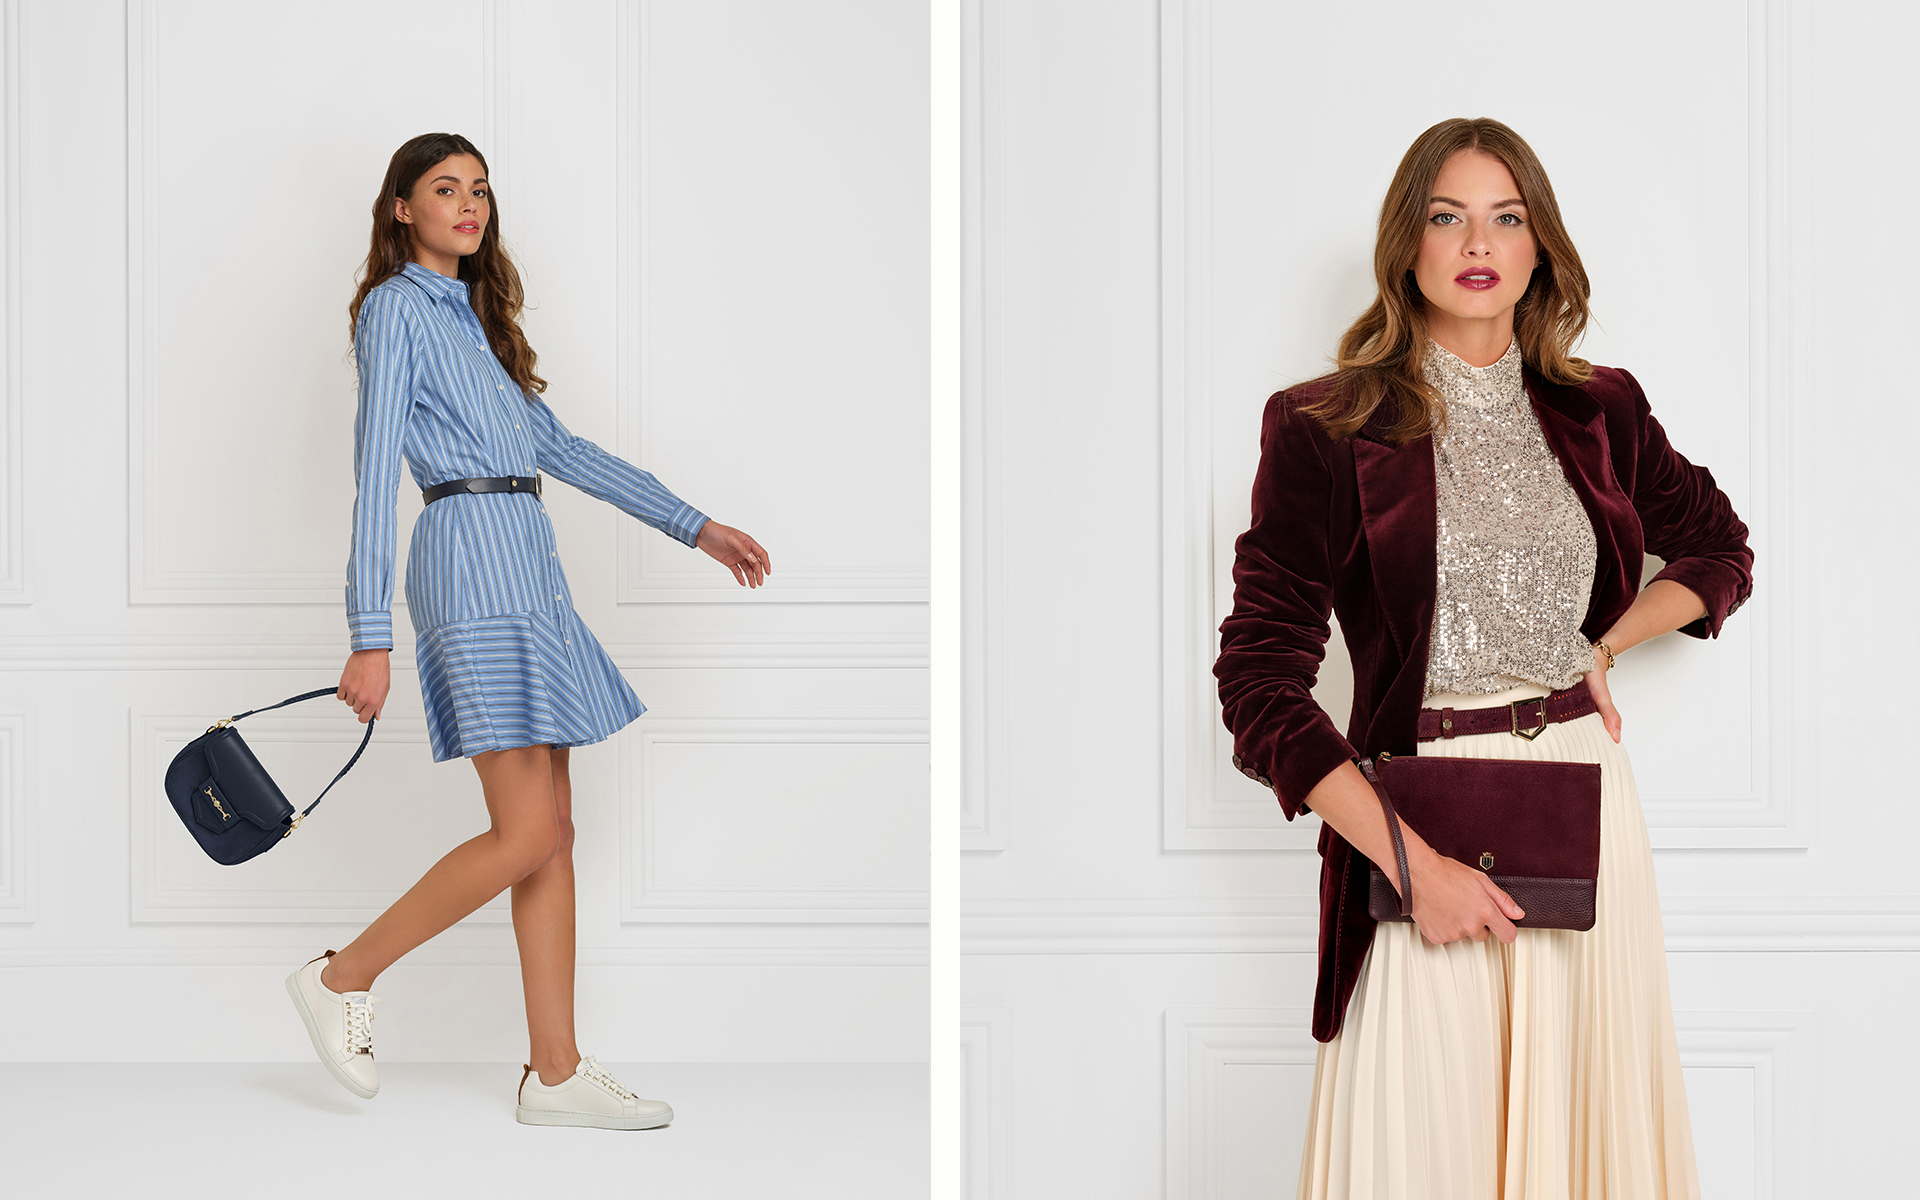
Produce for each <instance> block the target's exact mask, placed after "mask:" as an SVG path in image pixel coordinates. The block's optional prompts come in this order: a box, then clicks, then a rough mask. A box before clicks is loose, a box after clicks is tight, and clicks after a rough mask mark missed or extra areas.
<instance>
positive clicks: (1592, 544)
mask: <svg viewBox="0 0 1920 1200" xmlns="http://www.w3.org/2000/svg"><path fill="white" fill-rule="evenodd" d="M1374 273H1375V278H1376V282H1377V284H1378V286H1379V296H1378V298H1376V300H1375V302H1374V304H1373V305H1372V307H1370V308H1369V309H1368V310H1367V312H1366V313H1365V314H1363V315H1362V316H1361V318H1360V319H1359V320H1358V321H1356V322H1355V324H1354V326H1353V327H1352V328H1351V329H1349V330H1348V332H1347V334H1346V336H1345V337H1344V338H1343V339H1342V342H1341V346H1340V354H1339V359H1338V363H1339V370H1338V371H1337V372H1336V373H1334V374H1333V375H1329V376H1326V377H1324V378H1322V379H1318V380H1315V381H1313V382H1311V383H1307V384H1303V385H1301V386H1299V387H1296V388H1292V389H1290V390H1287V391H1283V392H1281V393H1279V394H1278V395H1275V396H1274V397H1272V398H1271V399H1270V400H1269V401H1268V402H1267V407H1266V413H1265V417H1264V419H1263V422H1262V427H1261V452H1260V465H1259V469H1258V471H1257V473H1256V475H1255V478H1254V486H1253V520H1252V525H1251V527H1250V528H1249V529H1248V530H1247V531H1246V533H1245V534H1243V535H1242V536H1241V537H1240V539H1239V541H1238V543H1237V546H1236V550H1237V557H1236V561H1235V564H1234V572H1233V575H1234V608H1233V612H1232V614H1231V615H1230V616H1229V617H1228V618H1227V620H1226V621H1225V622H1224V623H1223V624H1222V625H1221V627H1220V635H1221V649H1220V657H1219V659H1218V661H1217V663H1216V664H1215V668H1214V672H1215V675H1216V677H1217V678H1218V680H1219V685H1220V698H1221V701H1222V705H1223V709H1224V717H1225V720H1226V723H1227V726H1228V727H1229V728H1230V729H1231V730H1232V731H1233V738H1234V765H1235V766H1236V767H1238V768H1239V769H1240V770H1241V771H1242V772H1244V773H1245V774H1247V775H1248V776H1250V777H1252V778H1254V779H1256V780H1258V781H1259V782H1261V783H1263V784H1266V785H1268V786H1270V787H1271V788H1272V789H1273V791H1274V793H1275V795H1276V796H1277V798H1278V799H1279V802H1280V804H1281V806H1282V808H1283V809H1284V811H1285V812H1286V815H1287V817H1288V818H1289V819H1291V818H1293V817H1297V816H1298V815H1300V813H1302V812H1303V811H1306V810H1308V809H1312V810H1313V811H1314V812H1315V813H1317V814H1318V815H1319V816H1320V817H1321V819H1322V822H1323V828H1322V830H1321V835H1320V853H1321V857H1322V866H1321V877H1320V959H1319V977H1318V983H1317V986H1316V990H1315V996H1314V1005H1313V1033H1314V1037H1315V1038H1317V1039H1318V1040H1319V1041H1320V1042H1321V1043H1323V1045H1322V1046H1321V1048H1320V1051H1319V1053H1318V1055H1317V1057H1316V1061H1315V1070H1314V1096H1313V1101H1312V1105H1311V1112H1312V1116H1311V1119H1310V1121H1309V1127H1308V1134H1307V1144H1306V1150H1305V1154H1304V1156H1303V1159H1302V1170H1301V1183H1300V1193H1299V1194H1300V1196H1301V1197H1303V1198H1306V1200H1327V1198H1332V1197H1340V1198H1342V1200H1351V1198H1353V1197H1371V1198H1374V1200H1421V1198H1426V1197H1439V1196H1445V1197H1449V1198H1454V1197H1473V1198H1475V1200H1479V1198H1481V1197H1486V1198H1488V1200H1491V1198H1492V1197H1495V1196H1502V1197H1507V1198H1508V1200H1516V1198H1529V1197H1537V1196H1539V1197H1544V1196H1552V1197H1572V1198H1574V1200H1578V1198H1579V1197H1585V1196H1596V1197H1597V1196H1618V1195H1635V1196H1638V1195H1646V1196H1653V1195H1664V1196H1671V1197H1687V1196H1697V1194H1698V1186H1699V1185H1698V1178H1697V1174H1698V1173H1697V1170H1696V1168H1695V1165H1694V1161H1693V1151H1692V1134H1691V1129H1690V1122H1689V1120H1688V1114H1687V1104H1686V1094H1685V1085H1684V1081H1683V1078H1682V1073H1681V1066H1680V1061H1679V1052H1678V1046H1677V1039H1676V1035H1675V1031H1674V1025H1673V1015H1672V1003H1671V998H1670V993H1669V990H1668V984H1667V972H1666V957H1665V945H1664V942H1663V939H1662V935H1661V932H1660V915H1659V898H1658V890H1657V887H1656V886H1655V882H1654V877H1653V875H1654V873H1653V861H1652V851H1651V846H1650V844H1649V840H1648V837H1647V833H1646V826H1645V819H1644V816H1643V814H1642V812H1641V809H1640V802H1639V795H1638V790H1637V788H1636V786H1635V783H1634V781H1633V772H1632V768H1631V765H1630V763H1629V761H1628V758H1627V755H1626V748H1625V746H1624V745H1623V744H1622V743H1621V741H1620V732H1621V722H1620V715H1619V713H1618V711H1617V710H1616V709H1615V707H1614V705H1613V702H1612V698H1611V696H1610V695H1609V693H1608V689H1607V684H1606V672H1607V670H1608V669H1610V668H1611V667H1612V666H1613V664H1614V661H1615V658H1616V656H1617V655H1618V654H1620V653H1624V652H1625V651H1626V650H1628V649H1629V648H1630V647H1632V646H1634V645H1637V644H1638V643H1640V642H1644V641H1646V640H1648V639H1649V638H1652V637H1656V636H1659V635H1661V634H1665V633H1668V632H1672V631H1674V630H1684V631H1685V632H1686V633H1688V634H1690V635H1692V636H1694V637H1699V638H1706V637H1712V636H1717V635H1718V634H1719V632H1720V628H1721V623H1722V622H1723V621H1724V620H1725V619H1726V618H1727V616H1728V615H1729V614H1731V613H1732V612H1734V611H1735V610H1736V609H1738V608H1739V607H1740V605H1741V604H1742V603H1743V602H1745V600H1746V599H1747V596H1748V595H1749V593H1750V592H1751V590H1752V586H1753V584H1752V565H1753V556H1752V553H1751V551H1750V550H1749V549H1748V548H1747V544H1746V534H1747V529H1746V526H1745V525H1743V524H1742V523H1741V521H1740V519H1739V517H1738V516H1736V515H1735V513H1734V511H1733V508H1732V506H1731V505H1730V504H1729V503H1728V500H1727V498H1726V496H1725V495H1723V494H1722V493H1721V491H1720V489H1719V488H1718V487H1716V486H1715V484H1714V481H1713V477H1712V475H1710V474H1709V473H1708V472H1707V471H1706V470H1705V469H1704V468H1702V467H1698V466H1695V465H1693V464H1692V463H1689V462H1688V461H1687V460H1686V459H1685V458H1684V457H1682V456H1681V455H1680V453H1679V452H1678V451H1676V450H1675V449H1674V448H1673V447H1672V446H1671V445H1670V444H1669V443H1668V441H1667V436H1666V433H1665V431H1664V430H1662V428H1661V426H1660V423H1659V422H1658V421H1657V420H1655V419H1654V417H1653V414H1652V412H1651V411H1650V409H1649V407H1648V404H1647V398H1646V396H1645V394H1644V393H1643V392H1642V391H1641V388H1640V385H1639V383H1638V381H1636V380H1635V379H1634V377H1633V376H1631V375H1629V374H1628V373H1627V372H1625V371H1622V370H1618V369H1616V368H1610V367H1595V366H1593V365H1592V364H1590V363H1587V362H1585V361H1583V360H1581V359H1578V358H1575V357H1573V355H1572V353H1571V350H1572V347H1573V345H1574V344H1575V343H1576V342H1577V340H1578V338H1579V336H1580V334H1581V333H1582V331H1584V329H1585V326H1586V321H1587V316H1588V308H1587V297H1588V293H1589V286H1588V282H1587V278H1586V273H1585V270H1584V268H1583V267H1582V266H1581V263H1580V259H1579V255H1578V253H1577V252H1576V251H1575V249H1574V247H1573V243H1572V241H1571V238H1570V237H1569V236H1568V234H1567V231H1566V229H1565V227H1564V226H1563V225H1562V223H1561V221H1560V217H1559V211H1558V208H1557V205H1556V203H1555V201H1554V198H1553V192H1552V187H1551V185H1550V184H1549V183H1548V181H1547V178H1546V173H1545V170H1544V168H1543V167H1541V165H1540V163H1539V160H1538V158H1537V157H1536V156H1535V155H1534V153H1533V151H1532V150H1531V148H1529V147H1528V146H1527V145H1526V143H1525V142H1524V141H1522V140H1521V139H1520V137H1519V135H1517V134H1515V133H1514V132H1513V131H1512V130H1511V129H1508V128H1507V127H1506V126H1504V125H1501V124H1500V123H1499V122H1497V121H1491V120H1487V119H1484V118H1482V119H1475V120H1452V121H1444V122H1441V123H1440V124H1439V125H1436V126H1434V127H1433V128H1432V129H1429V130H1427V131H1426V132H1425V133H1423V134H1422V135H1421V136H1420V138H1419V139H1417V140H1416V141H1415V143H1414V145H1413V147H1412V148H1410V149H1409V150H1408V152H1407V154H1406V156H1405V158H1404V159H1403V160H1402V162H1401V165H1400V168H1399V170H1398V171H1397V172H1396V175H1395V178H1394V181H1393V183H1392V184H1391V185H1390V187H1389V189H1388V195H1387V200H1386V202H1385V204H1383V206H1382V210H1381V217H1380V227H1379V238H1378V242H1377V244H1376V247H1375V254H1374ZM1443 467H1444V474H1443V473H1442V468H1443ZM1589 527H1590V528H1589ZM1649 552H1651V553H1653V554H1656V555H1658V556H1659V557H1660V558H1661V559H1663V560H1665V564H1666V565H1665V566H1664V568H1663V569H1662V570H1661V571H1660V572H1659V574H1658V575H1656V576H1655V577H1654V579H1653V580H1651V581H1649V582H1648V584H1647V585H1646V586H1645V587H1642V586H1641V582H1640V578H1641V569H1642V559H1643V556H1644V555H1645V554H1647V553H1649ZM1589 568H1590V569H1591V575H1590V576H1589V573H1588V572H1589ZM1583 598H1584V601H1585V604H1584V610H1583V606H1582V604H1581V601H1582V599H1583ZM1333 614H1337V615H1338V616H1339V620H1340V630H1341V633H1342V635H1343V636H1344V637H1345V639H1346V643H1347V648H1348V651H1349V653H1350V655H1351V658H1352V662H1353V673H1354V684H1353V710H1352V712H1351V714H1350V716H1349V718H1348V722H1347V729H1346V732H1345V734H1344V735H1342V733H1341V732H1340V731H1339V730H1337V729H1336V728H1335V727H1334V724H1333V722H1332V721H1331V720H1329V719H1328V717H1327V714H1326V713H1325V712H1324V711H1322V710H1321V708H1320V706H1319V704H1318V703H1316V702H1315V700H1314V698H1313V694H1312V691H1313V685H1314V680H1315V677H1316V675H1317V673H1318V670H1319V666H1320V662H1321V660H1322V657H1323V654H1324V650H1325V646H1326V641H1327V638H1328V636H1329V628H1330V627H1329V617H1330V616H1331V615H1333ZM1436 630H1438V632H1436ZM1534 700H1538V701H1539V705H1540V706H1539V709H1538V710H1537V711H1538V713H1539V717H1538V720H1539V725H1538V727H1537V728H1531V729H1529V730H1528V731H1526V733H1525V735H1524V736H1525V739H1526V740H1524V741H1522V740H1519V739H1515V738H1510V737H1508V736H1506V735H1507V734H1508V733H1509V732H1513V733H1520V732H1521V731H1520V730H1518V729H1510V728H1508V727H1507V726H1505V725H1501V726H1498V727H1495V726H1493V725H1492V722H1496V721H1498V720H1499V719H1500V718H1501V717H1503V716H1504V717H1506V718H1507V720H1509V721H1512V720H1517V719H1518V718H1517V717H1516V716H1515V714H1516V712H1517V711H1518V709H1517V705H1519V704H1522V703H1531V702H1532V701H1534ZM1423 708H1425V709H1435V710H1438V711H1439V712H1445V713H1450V714H1451V715H1452V717H1453V721H1452V722H1451V723H1449V724H1448V725H1447V726H1445V727H1444V728H1445V729H1446V730H1447V732H1439V730H1440V729H1441V728H1442V726H1441V725H1440V721H1439V719H1438V717H1437V716H1436V719H1435V720H1434V722H1433V725H1434V731H1435V735H1437V736H1435V740H1433V741H1428V742H1426V743H1425V744H1424V746H1423V744H1422V741H1421V737H1420V725H1421V722H1420V714H1421V711H1422V709H1423ZM1528 711H1529V712H1532V711H1534V710H1531V709H1530V710H1528ZM1382 753H1392V754H1396V755H1417V754H1428V755H1435V756H1441V757H1467V758H1492V759H1532V760H1545V761H1557V762H1584V763H1592V764H1594V765H1596V766H1598V767H1599V779H1600V793H1601V794H1600V801H1601V806H1600V815H1601V820H1600V825H1601V830H1600V834H1601V863H1600V877H1599V880H1598V885H1597V888H1596V892H1597V900H1596V917H1595V921H1594V924H1593V926H1592V928H1591V929H1590V930H1587V931H1581V932H1576V931H1572V930H1564V929H1555V928H1536V927H1532V926H1529V927H1526V928H1519V927H1517V926H1516V922H1522V921H1524V920H1525V919H1526V914H1525V913H1524V912H1523V910H1522V909H1521V907H1520V906H1519V905H1518V904H1516V903H1515V902H1514V899H1513V897H1512V896H1510V895H1508V894H1507V893H1506V892H1505V891H1504V890H1502V889H1501V887H1500V886H1499V885H1498V884H1496V883H1495V882H1494V880H1493V877H1492V875H1491V873H1490V872H1489V871H1482V870H1476V869H1475V868H1474V867H1472V866H1470V865H1468V864H1466V863H1462V862H1459V861H1456V860H1454V859H1452V858H1448V857H1446V856H1445V855H1442V854H1439V853H1437V852H1436V851H1435V850H1434V849H1433V848H1432V847H1431V846H1430V845H1428V844H1427V842H1426V840H1425V839H1424V837H1422V836H1421V831H1420V830H1419V829H1417V828H1416V827H1415V823H1413V822H1408V823H1406V824H1404V826H1403V832H1404V834H1405V840H1406V846H1405V849H1406V857H1405V861H1406V863H1407V864H1408V865H1407V871H1406V874H1405V875H1402V874H1400V873H1397V872H1396V871H1395V870H1394V866H1395V846H1394V844H1393V843H1392V841H1391V840H1390V835H1389V833H1388V830H1387V826H1386V820H1385V817H1384V815H1383V812H1382V808H1381V804H1380V803H1379V799H1378V797H1377V796H1376V795H1375V793H1374V791H1373V789H1372V788H1371V786H1370V785H1369V784H1368V782H1367V780H1366V779H1365V778H1364V777H1363V776H1362V774H1361V772H1360V770H1359V769H1358V767H1357V766H1356V765H1355V759H1356V757H1357V756H1361V755H1366V756H1373V755H1379V754H1382ZM1373 864H1380V865H1381V866H1382V867H1383V868H1384V874H1385V875H1386V876H1387V877H1388V878H1389V880H1390V881H1391V882H1392V884H1393V886H1394V887H1395V888H1397V889H1401V890H1402V891H1403V892H1404V893H1405V894H1404V895H1403V897H1402V899H1403V901H1404V902H1405V903H1406V904H1407V905H1408V906H1409V908H1410V910H1411V916H1412V922H1413V924H1412V925H1405V924H1395V925H1392V926H1376V925H1375V923H1374V921H1373V920H1372V918H1371V917H1370V916H1369V915H1368V893H1369V879H1368V876H1369V871H1370V868H1371V866H1372V865H1373ZM1409 878H1410V880H1411V882H1410V884H1409V883H1404V882H1402V881H1403V879H1409ZM1469 939H1471V940H1469Z"/></svg>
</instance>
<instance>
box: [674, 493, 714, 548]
mask: <svg viewBox="0 0 1920 1200" xmlns="http://www.w3.org/2000/svg"><path fill="white" fill-rule="evenodd" d="M706 523H707V516H706V514H705V513H703V512H701V511H700V510H699V509H697V508H695V507H694V506H693V505H691V504H682V505H681V506H680V507H679V508H676V509H674V510H673V515H672V516H670V517H668V518H667V532H668V533H669V534H671V535H672V536H673V537H675V538H677V539H678V540H680V541H681V542H684V543H686V544H687V545H688V546H690V547H691V546H693V545H695V544H696V543H697V542H698V540H699V538H700V530H701V529H702V528H704V527H705V526H706Z"/></svg>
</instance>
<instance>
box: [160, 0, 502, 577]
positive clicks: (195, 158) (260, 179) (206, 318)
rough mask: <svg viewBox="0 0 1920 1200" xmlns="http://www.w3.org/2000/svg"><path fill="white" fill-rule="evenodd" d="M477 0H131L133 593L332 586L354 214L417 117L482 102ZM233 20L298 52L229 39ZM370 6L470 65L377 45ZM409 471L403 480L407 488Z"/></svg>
mask: <svg viewBox="0 0 1920 1200" xmlns="http://www.w3.org/2000/svg"><path fill="white" fill-rule="evenodd" d="M486 7H487V6H486V5H483V4H480V3H468V4H464V5H457V6H454V7H452V8H447V7H444V6H442V7H433V8H426V7H417V8H416V7H410V6H404V5H403V6H393V5H389V4H381V3H374V2H372V0H364V2H360V3H346V4H340V5H333V6H329V8H328V9H327V10H326V16H327V19H325V20H315V19H314V18H315V15H316V11H315V10H313V9H309V8H285V7H265V8H263V7H261V6H259V5H254V4H247V3H242V2H240V0H230V2H227V3H214V2H206V3H196V4H179V5H162V4H159V3H157V2H156V0H129V3H128V6H127V22H128V24H127V47H126V63H127V131H128V133H127V180H128V187H129V190H130V194H129V197H128V223H127V272H128V274H127V281H128V311H127V327H128V328H127V332H128V343H129V346H128V348H129V354H130V359H131V361H130V364H129V368H128V391H127V416H128V441H129V448H128V465H129V468H130V472H131V477H130V485H129V489H128V527H129V539H128V545H129V553H130V555H131V558H130V562H129V572H130V575H131V582H130V585H129V598H130V599H131V600H132V601H133V602H134V603H182V602H193V601H198V602H217V603H227V604H244V603H253V604H258V603H286V604H301V603H305V604H339V603H341V602H342V596H343V595H344V586H345V575H344V573H343V567H344V564H345V559H346V555H345V547H344V545H343V537H342V533H341V529H342V524H341V522H342V518H341V514H342V513H343V512H346V511H348V510H350V508H351V506H352V503H353V478H352V475H351V472H346V471H343V470H342V465H343V464H347V463H351V461H352V448H353V416H352V414H353V407H354V390H353V389H354V382H353V381H354V377H353V373H352V367H351V364H350V362H349V361H348V360H347V359H346V358H345V357H344V356H343V354H342V347H343V345H344V339H345V337H346V303H345V302H346V299H351V297H352V294H353V293H352V286H353V278H352V275H353V270H354V267H355V266H356V265H357V264H358V263H359V262H360V261H361V260H362V259H363V258H364V257H365V256H366V253H367V232H366V228H367V218H366V216H365V215H364V214H366V213H367V211H368V208H369V206H370V204H371V202H372V196H373V193H374V192H376V191H378V189H379V172H380V171H382V170H384V168H385V164H386V160H387V158H388V156H390V155H391V154H392V152H393V149H394V147H396V146H398V145H399V144H400V143H401V142H403V141H405V140H406V139H407V138H408V137H411V136H413V135H414V134H415V133H419V132H423V131H424V130H423V129H422V128H421V126H422V125H423V124H424V125H425V126H427V127H430V128H437V129H451V130H460V129H474V128H476V127H477V126H479V125H480V124H481V123H482V121H483V120H484V118H485V114H486V112H487V111H488V108H487V97H486V95H485V84H486V83H487V82H489V75H490V71H489V68H488V65H487V64H485V60H484V58H483V56H482V49H483V46H482V38H481V32H482V27H483V23H484V17H485V15H486V11H485V10H486ZM240 29H245V30H246V31H247V34H248V37H249V38H251V39H257V41H252V42H250V43H249V44H250V45H252V46H259V47H265V46H282V47H284V46H296V45H297V46H299V47H301V52H300V53H298V54H293V55H288V54H280V53H258V52H241V53H237V52H236V50H237V49H238V47H236V45H235V41H234V31H236V30H240ZM375 29H377V30H379V31H380V33H379V42H380V44H383V45H387V46H394V45H416V46H428V45H431V46H435V47H437V48H438V51H437V52H438V53H439V54H441V55H443V56H444V58H445V61H447V62H449V63H452V62H467V63H481V64H482V66H481V69H480V70H478V71H472V70H451V71H431V70H397V69H396V68H395V64H394V62H393V61H392V59H391V57H390V56H389V55H386V54H381V53H369V49H370V47H369V42H368V38H369V34H370V31H372V30H375ZM241 95H244V96H246V97H248V101H247V103H244V104H236V103H234V102H233V101H234V98H235V97H236V96H241ZM350 97H351V98H371V97H378V98H379V99H378V103H377V104H375V105H373V106H372V107H373V111H374V112H376V113H378V114H379V115H378V116H377V117H375V118H374V119H372V120H366V121H360V122H355V123H353V124H351V125H343V123H342V122H341V119H340V118H341V107H340V106H341V103H342V100H343V99H345V98H350ZM484 149H485V147H482V150H483V151H484ZM376 164H377V165H376ZM345 213H354V214H360V215H361V216H360V219H359V220H358V221H350V220H342V219H341V216H342V214H345ZM343 297H344V299H343ZM408 492H409V488H408V486H407V484H406V483H405V482H404V481H403V483H402V486H401V489H400V496H399V499H400V501H401V503H402V504H403V505H405V504H406V503H407V502H408V501H409V500H411V497H410V496H409V495H408ZM403 511H404V510H403ZM406 524H410V523H404V522H403V526H404V525H406ZM404 546H405V539H404V537H403V538H402V539H401V548H402V550H403V551H404ZM404 558H405V556H404V552H403V553H402V555H401V561H402V562H403V563H404ZM400 577H401V576H398V575H397V576H396V578H400ZM395 592H396V596H397V594H398V592H399V589H398V588H397V587H396V588H395Z"/></svg>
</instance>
